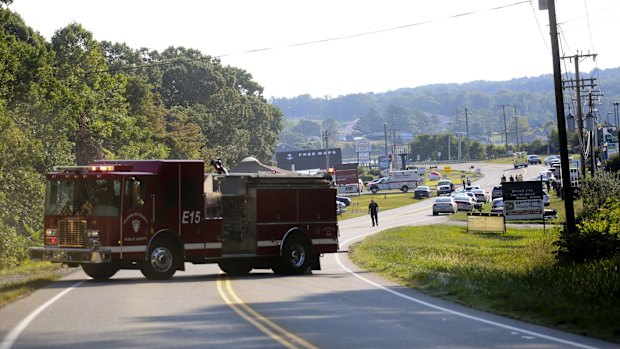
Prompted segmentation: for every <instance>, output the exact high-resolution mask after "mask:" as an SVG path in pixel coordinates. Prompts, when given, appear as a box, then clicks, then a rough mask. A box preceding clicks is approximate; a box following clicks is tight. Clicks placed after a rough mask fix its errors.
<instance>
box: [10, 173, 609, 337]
mask: <svg viewBox="0 0 620 349" xmlns="http://www.w3.org/2000/svg"><path fill="white" fill-rule="evenodd" d="M457 168H458V167H457ZM540 169H542V167H540V168H538V167H536V166H532V167H529V168H527V169H518V170H513V169H510V168H509V167H507V166H506V165H485V167H484V169H483V172H484V173H485V174H486V176H485V177H483V178H482V179H480V180H479V181H478V183H480V184H481V185H482V186H483V187H484V188H485V189H489V190H490V189H491V187H492V186H493V185H495V184H497V183H498V182H499V178H500V177H501V174H502V172H504V171H507V172H506V176H507V177H508V176H509V175H510V174H511V173H512V174H516V173H524V178H526V179H527V178H529V177H532V176H534V175H536V174H538V173H539V170H540ZM526 171H527V173H525V172H526ZM379 195H380V194H379ZM431 204H432V201H431V200H425V201H423V202H420V203H417V204H414V205H410V206H407V207H402V208H399V209H395V210H390V211H385V212H380V213H379V222H380V225H379V226H378V227H372V226H371V223H370V219H369V217H367V216H364V217H359V218H356V219H351V220H346V221H343V222H342V223H341V224H340V229H341V250H342V252H341V253H337V254H330V255H326V256H325V257H324V258H322V266H323V270H321V271H315V272H314V273H313V274H312V275H303V276H295V277H290V276H288V277H287V276H278V275H275V274H273V273H271V272H268V271H260V270H259V271H253V272H252V273H251V274H250V275H249V276H244V277H228V276H225V275H223V274H220V273H219V268H217V266H213V265H200V266H194V265H190V264H187V265H186V267H187V271H186V272H179V273H177V274H176V276H175V277H173V278H172V279H171V280H168V281H165V282H155V281H149V280H146V279H145V278H144V277H142V275H141V274H140V272H139V271H121V272H119V273H118V274H117V275H115V276H114V277H113V278H112V279H111V280H109V281H107V282H96V281H93V280H90V279H89V278H88V277H87V276H86V275H85V274H84V273H82V272H81V271H78V272H76V273H73V274H71V275H69V276H67V277H65V278H64V279H62V280H61V281H59V282H56V283H53V284H52V285H50V286H48V287H45V288H43V289H41V290H38V291H36V292H35V293H33V294H32V295H30V296H28V297H25V298H23V299H20V300H18V301H16V302H14V303H12V304H10V305H8V306H6V307H4V308H2V309H0V338H2V341H1V342H0V349H9V348H112V347H114V348H545V349H547V348H619V347H620V346H619V345H616V344H612V343H607V342H603V341H598V340H593V339H589V338H584V337H580V336H576V335H572V334H568V333H563V332H559V331H555V330H550V329H547V328H543V327H539V326H533V325H529V324H526V323H522V322H519V321H514V320H510V319H506V318H503V317H499V316H494V315H491V314H487V313H484V312H479V311H476V310H472V309H469V308H466V307H463V306H459V305H455V304H453V303H449V302H445V301H442V300H439V299H436V298H431V297H427V296H425V295H423V294H420V293H419V292H416V291H414V290H411V289H408V288H406V287H401V286H398V285H396V284H394V283H392V282H390V281H387V280H384V279H382V278H380V277H378V276H376V275H374V274H371V273H368V272H365V271H363V270H360V269H358V268H357V267H356V266H355V265H353V264H352V263H351V262H350V261H349V260H348V258H347V254H346V251H347V249H348V247H349V245H350V244H351V243H354V242H356V241H358V240H360V239H362V238H363V237H365V236H367V235H369V234H374V233H376V232H378V231H380V230H383V229H386V228H390V227H395V226H400V225H420V224H436V223H441V222H444V221H446V220H447V219H448V218H447V217H446V216H438V217H436V216H432V212H431Z"/></svg>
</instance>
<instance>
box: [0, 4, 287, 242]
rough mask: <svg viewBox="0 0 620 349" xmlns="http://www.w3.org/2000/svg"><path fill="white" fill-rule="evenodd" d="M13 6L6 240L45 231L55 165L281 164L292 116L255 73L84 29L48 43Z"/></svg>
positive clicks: (0, 122) (67, 30)
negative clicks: (281, 142) (283, 135)
mask: <svg viewBox="0 0 620 349" xmlns="http://www.w3.org/2000/svg"><path fill="white" fill-rule="evenodd" d="M7 4H10V1H9V0H0V126H1V127H0V132H1V133H2V135H1V137H0V207H2V210H1V211H0V240H5V241H8V240H9V239H8V238H6V237H7V236H9V235H11V236H32V235H33V234H34V235H36V231H39V230H40V229H41V226H42V202H43V197H44V173H45V172H47V171H49V170H50V169H51V168H52V167H53V166H54V165H71V164H78V165H83V164H87V163H89V162H90V161H92V160H94V159H99V158H108V159H115V158H133V159H146V158H161V159H166V158H168V159H170V158H182V159H204V160H209V159H211V158H214V157H220V158H221V159H222V160H223V162H224V164H225V165H227V166H232V165H234V164H236V163H237V162H238V161H239V160H241V159H242V158H244V157H246V156H249V155H252V156H255V157H257V158H258V159H259V160H261V161H264V162H270V161H271V159H272V157H273V153H274V149H275V146H276V143H277V139H278V134H279V132H280V129H281V127H282V113H281V112H280V110H279V109H278V108H277V107H275V106H272V105H271V104H269V103H268V101H267V100H266V99H265V98H264V97H263V95H262V93H263V88H262V87H261V86H260V85H259V84H258V83H257V82H255V81H253V80H252V76H251V75H250V74H249V73H248V72H246V71H244V70H242V69H238V68H235V67H230V66H223V65H222V64H221V63H220V61H219V60H218V59H214V58H211V57H210V56H208V55H204V54H202V53H201V52H199V51H197V50H193V49H187V48H183V47H170V48H168V49H166V50H164V51H163V52H157V51H153V50H148V49H145V48H141V49H132V48H130V47H128V46H127V45H125V44H119V43H111V42H99V41H97V40H96V39H95V38H94V37H93V35H92V33H90V32H89V31H87V30H85V29H84V28H83V27H82V26H81V25H80V24H78V23H71V24H69V25H67V26H66V27H64V28H61V29H59V30H57V31H56V32H55V34H54V36H53V37H52V38H51V40H50V42H47V41H46V40H45V39H44V38H43V37H41V36H40V35H39V34H38V33H37V32H35V31H33V30H32V29H31V28H30V27H28V26H27V25H26V23H24V21H23V20H22V18H21V17H20V16H19V15H18V14H16V13H14V12H12V11H10V10H9V9H8V8H7V6H6V5H7ZM0 247H2V248H3V249H5V247H4V245H0ZM1 252H6V251H3V250H0V253H1Z"/></svg>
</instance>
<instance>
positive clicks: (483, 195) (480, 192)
mask: <svg viewBox="0 0 620 349" xmlns="http://www.w3.org/2000/svg"><path fill="white" fill-rule="evenodd" d="M470 191H471V192H472V193H474V195H476V200H477V201H478V202H484V203H487V202H489V197H488V196H487V192H486V191H485V190H484V189H482V188H478V189H472V190H470Z"/></svg>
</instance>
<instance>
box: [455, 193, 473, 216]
mask: <svg viewBox="0 0 620 349" xmlns="http://www.w3.org/2000/svg"><path fill="white" fill-rule="evenodd" d="M454 201H455V202H456V208H457V210H458V211H466V212H472V211H473V210H474V209H475V208H476V201H474V198H472V197H471V196H469V195H465V194H459V195H456V196H455V197H454Z"/></svg>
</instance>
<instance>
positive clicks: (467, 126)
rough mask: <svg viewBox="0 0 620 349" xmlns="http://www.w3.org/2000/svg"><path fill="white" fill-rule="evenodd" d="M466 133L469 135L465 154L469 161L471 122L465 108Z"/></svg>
mask: <svg viewBox="0 0 620 349" xmlns="http://www.w3.org/2000/svg"><path fill="white" fill-rule="evenodd" d="M465 132H466V135H467V144H466V147H467V149H466V151H465V154H467V155H466V156H467V160H469V121H468V119H467V108H465Z"/></svg>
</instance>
